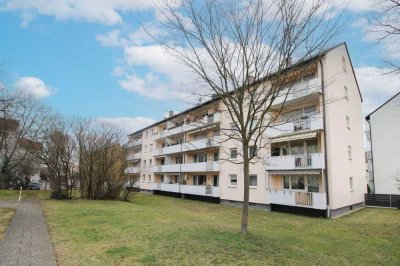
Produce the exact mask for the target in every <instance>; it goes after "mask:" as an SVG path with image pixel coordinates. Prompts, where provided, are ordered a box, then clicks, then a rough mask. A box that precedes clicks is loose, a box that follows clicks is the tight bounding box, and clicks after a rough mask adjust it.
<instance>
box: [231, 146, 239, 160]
mask: <svg viewBox="0 0 400 266" xmlns="http://www.w3.org/2000/svg"><path fill="white" fill-rule="evenodd" d="M229 151H230V154H229V159H234V160H236V159H237V157H238V150H237V148H232V149H229ZM232 151H236V152H235V157H232Z"/></svg>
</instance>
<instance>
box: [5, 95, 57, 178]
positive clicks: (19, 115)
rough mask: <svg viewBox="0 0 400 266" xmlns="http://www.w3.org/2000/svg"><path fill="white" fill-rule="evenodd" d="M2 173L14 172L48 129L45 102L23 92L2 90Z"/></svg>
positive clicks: (8, 174)
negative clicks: (46, 127) (42, 102)
mask: <svg viewBox="0 0 400 266" xmlns="http://www.w3.org/2000/svg"><path fill="white" fill-rule="evenodd" d="M0 102H1V108H0V111H1V114H0V132H1V142H0V173H1V176H3V177H10V176H14V175H16V174H17V173H16V172H17V168H18V166H19V165H21V164H22V163H23V162H24V161H25V160H27V159H28V160H30V159H29V158H27V156H28V155H29V153H30V150H31V149H36V148H37V145H38V143H37V140H38V138H39V136H40V135H41V134H42V132H43V130H44V129H45V125H46V123H47V120H48V118H49V113H50V112H49V110H48V108H47V107H45V106H44V105H43V104H41V103H40V102H38V101H37V100H35V99H33V98H32V97H30V96H28V95H25V94H23V93H21V92H18V91H17V92H7V91H2V92H1V101H0Z"/></svg>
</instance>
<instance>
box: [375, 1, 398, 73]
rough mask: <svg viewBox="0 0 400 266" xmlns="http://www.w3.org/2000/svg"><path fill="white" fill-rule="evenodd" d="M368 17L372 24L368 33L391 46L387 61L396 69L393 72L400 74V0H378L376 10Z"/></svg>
mask: <svg viewBox="0 0 400 266" xmlns="http://www.w3.org/2000/svg"><path fill="white" fill-rule="evenodd" d="M368 18H369V19H368V20H369V23H370V25H371V27H370V28H369V30H368V33H372V34H373V35H374V36H375V37H376V39H377V40H378V41H380V42H383V43H384V45H387V46H389V47H388V48H389V50H390V54H388V55H386V56H387V57H388V58H387V59H386V62H387V64H388V65H389V66H390V67H392V68H393V69H394V70H393V71H391V73H394V74H400V62H399V60H398V59H399V58H400V46H399V45H398V43H399V40H400V0H379V1H376V4H375V5H374V12H372V14H370V16H368Z"/></svg>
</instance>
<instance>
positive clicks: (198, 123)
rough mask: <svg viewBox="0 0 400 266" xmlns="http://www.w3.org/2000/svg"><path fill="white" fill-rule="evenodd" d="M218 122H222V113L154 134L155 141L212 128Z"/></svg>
mask: <svg viewBox="0 0 400 266" xmlns="http://www.w3.org/2000/svg"><path fill="white" fill-rule="evenodd" d="M218 122H221V113H214V114H212V115H209V116H205V117H204V118H202V119H200V120H198V121H194V122H191V123H188V124H183V125H180V126H176V127H173V128H169V129H166V130H164V131H161V132H157V133H154V134H153V140H158V139H162V138H166V137H169V136H172V135H176V134H179V133H183V132H187V131H191V130H195V129H199V128H202V127H206V126H210V125H212V124H214V123H218Z"/></svg>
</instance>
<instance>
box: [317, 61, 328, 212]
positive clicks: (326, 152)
mask: <svg viewBox="0 0 400 266" xmlns="http://www.w3.org/2000/svg"><path fill="white" fill-rule="evenodd" d="M319 64H320V66H321V90H322V106H323V109H324V112H323V114H322V121H323V125H324V148H325V156H324V157H325V172H324V178H325V193H326V217H327V218H329V217H330V216H331V211H330V207H329V184H328V145H327V144H326V142H327V138H326V104H325V84H324V83H325V82H324V66H323V64H322V59H320V60H319Z"/></svg>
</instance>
